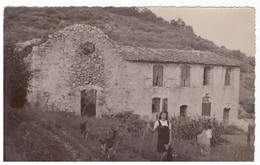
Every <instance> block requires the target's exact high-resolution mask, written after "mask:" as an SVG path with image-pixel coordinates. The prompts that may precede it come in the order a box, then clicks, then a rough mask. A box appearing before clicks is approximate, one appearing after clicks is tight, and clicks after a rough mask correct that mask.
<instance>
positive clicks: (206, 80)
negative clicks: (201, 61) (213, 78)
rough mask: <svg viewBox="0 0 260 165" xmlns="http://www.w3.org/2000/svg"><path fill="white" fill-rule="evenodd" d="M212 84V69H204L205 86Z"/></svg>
mask: <svg viewBox="0 0 260 165" xmlns="http://www.w3.org/2000/svg"><path fill="white" fill-rule="evenodd" d="M209 83H210V68H208V67H206V68H204V76H203V85H208V84H209Z"/></svg>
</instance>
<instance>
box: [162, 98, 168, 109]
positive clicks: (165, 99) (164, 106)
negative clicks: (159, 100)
mask: <svg viewBox="0 0 260 165" xmlns="http://www.w3.org/2000/svg"><path fill="white" fill-rule="evenodd" d="M162 111H168V98H164V99H163V104H162Z"/></svg>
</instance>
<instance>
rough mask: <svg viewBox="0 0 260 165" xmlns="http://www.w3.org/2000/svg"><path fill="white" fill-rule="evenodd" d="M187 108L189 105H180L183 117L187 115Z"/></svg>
mask: <svg viewBox="0 0 260 165" xmlns="http://www.w3.org/2000/svg"><path fill="white" fill-rule="evenodd" d="M187 109H188V106H187V105H182V106H181V107H180V116H181V117H186V116H187Z"/></svg>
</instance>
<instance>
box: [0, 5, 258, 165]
mask: <svg viewBox="0 0 260 165" xmlns="http://www.w3.org/2000/svg"><path fill="white" fill-rule="evenodd" d="M0 5H1V6H0V7H1V14H0V17H1V23H0V25H1V27H2V30H1V31H0V35H1V37H2V40H1V45H2V46H1V47H0V51H1V52H3V14H4V7H6V6H28V7H33V6H35V7H36V6H38V7H44V6H89V7H94V6H101V7H104V6H115V7H120V6H125V7H130V6H176V7H197V6H200V7H254V8H255V9H256V32H255V34H256V55H255V57H256V80H255V86H256V87H255V90H256V91H255V103H256V104H255V111H256V138H255V139H256V141H255V161H254V162H249V164H251V163H252V164H254V163H256V162H259V161H260V157H259V155H260V154H259V147H260V145H259V139H260V135H259V132H260V129H259V128H260V127H259V125H258V124H260V122H259V114H258V113H259V112H257V110H258V109H259V104H258V102H259V85H257V84H259V73H258V72H259V65H257V64H258V63H259V57H258V56H257V54H259V45H260V43H259V36H260V26H259V22H260V20H259V18H260V14H259V12H260V1H257V0H254V1H253V0H226V1H221V0H185V1H184V0H182V1H181V0H128V1H123V0H111V1H108V0H95V1H94V0H4V1H2V2H1V4H0ZM2 54H3V53H2ZM0 60H1V64H0V65H1V68H2V69H3V55H2V56H1V57H0ZM0 77H1V81H0V83H1V84H0V85H1V87H2V88H1V89H2V95H1V102H0V103H1V105H2V107H3V98H2V97H3V71H2V72H0ZM0 119H1V121H2V123H3V113H1V115H0ZM0 139H3V127H2V129H1V133H0ZM0 146H1V147H2V149H3V140H2V141H1V142H0ZM2 152H3V150H1V151H0V153H1V155H2V161H3V153H2ZM4 163H7V162H4ZM26 163H28V162H26ZM30 163H31V162H30ZM32 163H35V162H32ZM37 163H38V162H37ZM42 163H46V162H42ZM48 163H50V162H48ZM59 163H61V162H59ZM62 163H67V162H62ZM73 163H75V162H73ZM81 163H82V162H81ZM87 163H94V162H87ZM99 163H100V164H101V163H103V162H99ZM99 163H97V164H99ZM117 163H122V162H117ZM129 163H130V162H126V164H129ZM132 163H133V162H132ZM132 163H131V164H132ZM136 163H140V162H136ZM149 163H150V162H149ZM153 163H156V164H157V163H158V162H152V164H153ZM173 163H176V162H173ZM189 163H191V162H189ZM193 163H196V162H193ZM200 163H207V164H208V163H209V162H200ZM211 163H217V164H219V163H220V162H211ZM229 163H230V162H229ZM233 163H239V164H240V163H245V162H233ZM246 163H247V162H246ZM40 164H41V163H40ZM113 164H114V163H113ZM177 164H179V163H177Z"/></svg>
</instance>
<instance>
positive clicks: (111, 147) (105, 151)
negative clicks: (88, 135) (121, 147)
mask: <svg viewBox="0 0 260 165" xmlns="http://www.w3.org/2000/svg"><path fill="white" fill-rule="evenodd" d="M112 131H113V135H112V137H110V138H107V139H105V140H101V139H100V140H99V142H100V143H101V151H102V156H103V158H104V160H111V159H114V158H115V153H116V140H115V139H116V135H117V131H116V130H113V129H112Z"/></svg>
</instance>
